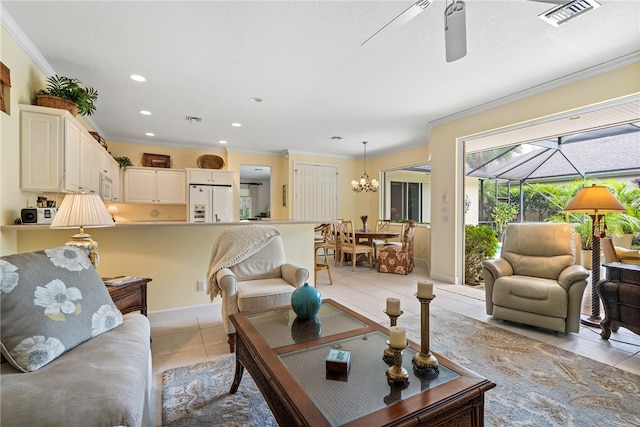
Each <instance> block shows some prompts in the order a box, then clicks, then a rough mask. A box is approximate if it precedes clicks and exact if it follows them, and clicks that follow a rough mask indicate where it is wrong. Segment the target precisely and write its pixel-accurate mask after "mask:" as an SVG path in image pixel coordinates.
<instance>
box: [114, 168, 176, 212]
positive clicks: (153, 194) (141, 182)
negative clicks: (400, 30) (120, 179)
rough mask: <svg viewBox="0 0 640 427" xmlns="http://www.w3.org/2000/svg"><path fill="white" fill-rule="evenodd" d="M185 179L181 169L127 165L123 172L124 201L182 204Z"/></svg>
mask: <svg viewBox="0 0 640 427" xmlns="http://www.w3.org/2000/svg"><path fill="white" fill-rule="evenodd" d="M186 194H187V180H186V173H185V171H184V170H183V169H159V168H145V167H129V168H127V169H126V170H125V173H124V202H125V203H154V204H173V205H184V204H186V203H187V196H186Z"/></svg>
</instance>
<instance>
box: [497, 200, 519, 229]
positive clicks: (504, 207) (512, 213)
mask: <svg viewBox="0 0 640 427" xmlns="http://www.w3.org/2000/svg"><path fill="white" fill-rule="evenodd" d="M517 215H518V207H517V206H515V205H512V204H510V203H506V202H500V201H498V202H496V204H495V206H494V207H493V210H492V211H491V218H492V219H493V221H494V222H495V223H496V228H497V229H498V234H500V235H502V231H503V230H504V227H505V226H506V225H507V224H508V223H510V222H511V221H513V220H514V219H516V216H517Z"/></svg>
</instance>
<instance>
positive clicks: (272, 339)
mask: <svg viewBox="0 0 640 427" xmlns="http://www.w3.org/2000/svg"><path fill="white" fill-rule="evenodd" d="M247 319H248V320H249V322H251V324H252V325H253V327H254V328H255V329H256V330H257V331H258V332H259V333H260V335H262V337H263V338H264V340H265V341H266V342H267V345H269V347H270V348H277V347H282V346H285V345H290V344H296V343H301V342H305V341H309V340H313V339H316V338H321V337H328V336H331V335H335V334H339V333H341V332H347V331H353V330H356V329H361V328H365V327H366V326H367V325H366V323H364V322H362V321H360V320H358V319H356V318H355V317H353V316H350V315H349V314H347V313H345V312H343V311H342V310H340V309H339V308H337V307H335V306H333V305H330V304H327V303H323V304H322V306H321V307H320V311H319V312H318V315H317V316H316V317H315V318H314V319H299V318H298V317H297V316H296V313H295V312H294V311H293V310H292V309H291V308H285V309H282V310H275V311H269V312H267V313H258V314H252V315H248V316H247Z"/></svg>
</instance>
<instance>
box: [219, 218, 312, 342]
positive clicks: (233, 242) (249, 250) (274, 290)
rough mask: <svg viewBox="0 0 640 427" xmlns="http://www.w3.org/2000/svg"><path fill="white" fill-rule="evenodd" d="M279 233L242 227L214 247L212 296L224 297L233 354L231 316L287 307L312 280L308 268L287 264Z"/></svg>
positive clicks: (268, 228)
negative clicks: (292, 297)
mask: <svg viewBox="0 0 640 427" xmlns="http://www.w3.org/2000/svg"><path fill="white" fill-rule="evenodd" d="M279 234H280V233H279V232H278V230H277V229H275V228H274V227H271V226H260V225H246V226H239V227H234V228H230V229H228V230H225V231H224V232H223V233H221V235H220V237H219V238H218V241H217V242H216V244H214V249H213V250H212V254H211V263H210V264H211V265H210V268H209V274H208V282H209V294H210V295H211V296H212V298H213V297H215V296H216V295H218V294H219V295H221V296H222V322H223V324H224V328H225V330H226V332H227V335H228V337H229V339H228V343H229V351H230V352H233V351H234V348H235V332H236V330H235V328H234V326H233V324H232V323H231V320H230V319H229V317H230V316H231V315H232V314H234V313H238V312H243V311H251V310H258V309H263V308H271V307H278V306H282V305H288V304H290V303H291V294H292V293H293V291H294V290H295V289H296V288H298V287H300V286H302V285H304V283H305V282H306V281H307V279H308V278H309V271H307V270H306V269H305V268H301V267H298V266H295V265H292V264H289V263H287V262H286V260H285V253H284V246H283V244H282V239H281V237H280V235H279ZM234 252H235V253H237V254H239V255H237V256H236V255H234ZM247 254H251V255H250V256H246V255H247Z"/></svg>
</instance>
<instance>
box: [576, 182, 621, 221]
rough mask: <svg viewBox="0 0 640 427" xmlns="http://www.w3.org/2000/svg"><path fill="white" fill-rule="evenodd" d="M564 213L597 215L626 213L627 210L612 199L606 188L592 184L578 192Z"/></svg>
mask: <svg viewBox="0 0 640 427" xmlns="http://www.w3.org/2000/svg"><path fill="white" fill-rule="evenodd" d="M564 211H565V212H584V213H591V214H594V213H596V212H597V213H598V214H602V213H605V212H626V211H627V208H625V207H624V205H623V204H622V203H620V202H619V201H618V199H616V198H615V197H614V195H613V194H611V192H610V191H609V189H608V188H607V187H603V186H598V185H595V184H593V185H592V186H591V187H584V188H582V189H580V191H578V193H577V194H576V195H575V196H574V198H573V199H571V201H570V202H569V204H567V206H566V207H565V208H564Z"/></svg>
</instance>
